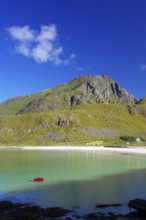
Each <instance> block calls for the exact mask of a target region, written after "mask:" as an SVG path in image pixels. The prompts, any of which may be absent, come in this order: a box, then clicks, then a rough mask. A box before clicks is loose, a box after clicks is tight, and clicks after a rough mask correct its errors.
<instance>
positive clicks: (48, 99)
mask: <svg viewBox="0 0 146 220" xmlns="http://www.w3.org/2000/svg"><path fill="white" fill-rule="evenodd" d="M136 101H137V100H136V98H135V97H134V96H133V95H131V94H130V93H129V92H127V91H126V90H125V89H124V88H123V87H122V86H120V85H119V84H118V83H116V82H115V81H114V80H112V79H110V78H109V77H108V76H105V75H98V76H96V75H83V76H80V77H78V78H76V79H74V80H73V81H71V82H70V83H68V84H62V85H60V86H57V87H54V88H53V89H47V90H44V91H42V92H39V93H36V94H32V95H26V96H22V97H17V98H13V99H9V100H7V101H6V102H3V103H1V104H0V114H23V113H33V112H48V111H52V110H58V109H71V108H73V107H76V106H78V105H82V104H85V103H90V104H91V103H92V104H93V103H104V104H109V103H114V104H115V103H117V104H118V103H121V104H134V103H136Z"/></svg>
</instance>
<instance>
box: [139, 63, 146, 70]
mask: <svg viewBox="0 0 146 220" xmlns="http://www.w3.org/2000/svg"><path fill="white" fill-rule="evenodd" d="M138 69H140V70H142V71H146V64H141V65H139V67H138Z"/></svg>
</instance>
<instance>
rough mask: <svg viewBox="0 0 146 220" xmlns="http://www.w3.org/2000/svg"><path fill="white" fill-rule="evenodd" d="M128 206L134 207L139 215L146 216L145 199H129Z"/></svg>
mask: <svg viewBox="0 0 146 220" xmlns="http://www.w3.org/2000/svg"><path fill="white" fill-rule="evenodd" d="M128 206H129V208H133V209H136V210H137V211H138V213H139V214H140V215H142V216H145V217H146V200H144V199H134V200H130V201H129V203H128Z"/></svg>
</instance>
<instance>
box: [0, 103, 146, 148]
mask: <svg viewBox="0 0 146 220" xmlns="http://www.w3.org/2000/svg"><path fill="white" fill-rule="evenodd" d="M141 106H143V105H141ZM125 135H129V136H134V137H135V138H136V137H138V138H141V139H144V140H145V139H146V117H145V116H144V115H143V114H141V112H136V113H132V114H131V113H130V112H129V105H128V106H127V105H122V104H84V105H81V106H77V107H76V108H73V109H70V110H54V111H52V112H40V113H28V114H22V115H9V116H7V115H1V116H0V144H1V145H15V146H21V145H74V144H77V145H82V144H83V145H85V144H88V143H90V144H91V143H94V144H97V145H98V143H105V144H106V143H110V142H111V141H113V140H114V142H115V143H117V144H118V143H123V144H124V143H125V142H124V141H123V142H122V141H121V140H120V136H125Z"/></svg>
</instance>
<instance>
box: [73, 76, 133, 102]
mask: <svg viewBox="0 0 146 220" xmlns="http://www.w3.org/2000/svg"><path fill="white" fill-rule="evenodd" d="M83 79H84V80H83ZM80 81H81V82H80ZM74 84H75V86H74V88H72V90H74V91H76V92H77V89H78V92H77V94H75V95H73V96H72V97H71V105H73V104H81V103H82V102H84V101H85V102H89V103H92V102H96V103H106V104H108V103H122V104H134V103H135V102H136V98H135V97H134V96H132V95H131V94H130V93H129V92H127V91H126V90H125V89H124V88H123V87H122V86H120V85H119V84H118V83H116V82H115V81H114V80H112V79H110V78H109V77H107V76H105V75H99V76H94V75H91V76H82V80H81V79H80V78H77V79H76V80H75V82H74Z"/></svg>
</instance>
